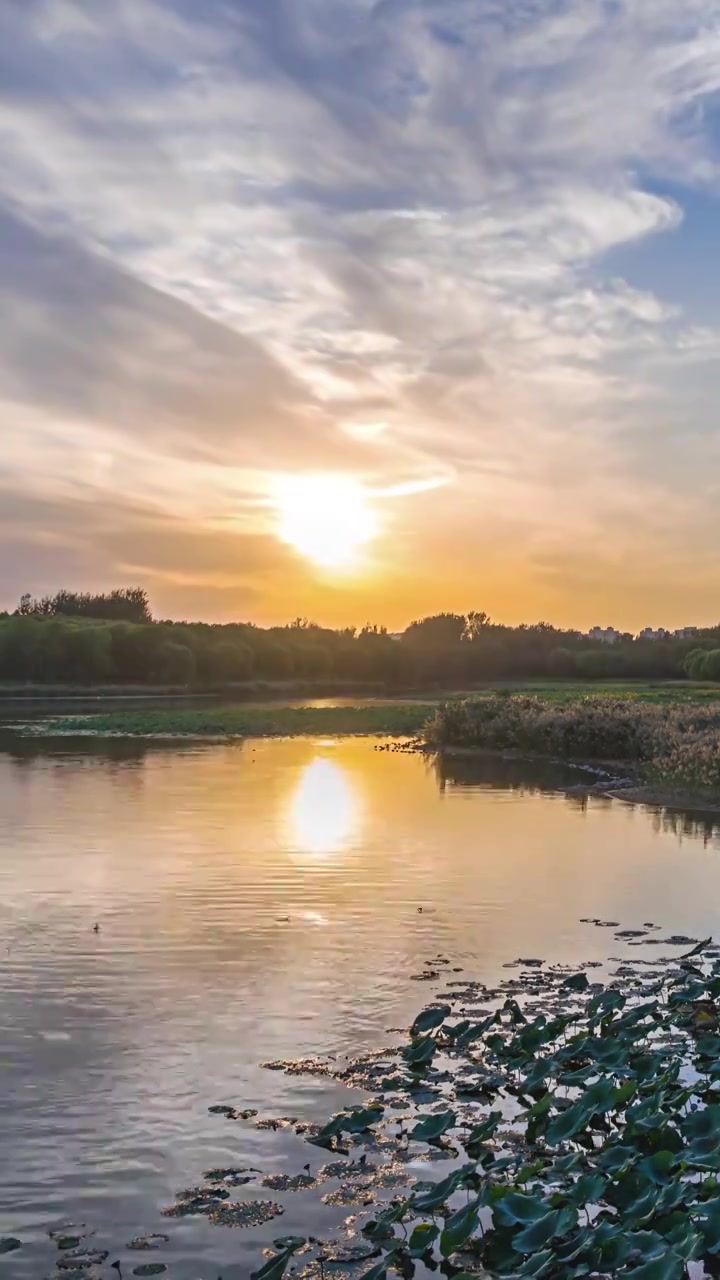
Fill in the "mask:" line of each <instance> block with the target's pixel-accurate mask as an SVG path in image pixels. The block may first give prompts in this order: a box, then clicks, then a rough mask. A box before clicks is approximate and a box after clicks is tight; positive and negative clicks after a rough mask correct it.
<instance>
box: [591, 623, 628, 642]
mask: <svg viewBox="0 0 720 1280" xmlns="http://www.w3.org/2000/svg"><path fill="white" fill-rule="evenodd" d="M587 634H588V640H595V641H596V643H597V644H617V642H618V640H620V639H621V637H622V632H621V631H616V630H615V628H614V627H592V628H591V629H590V631H588V633H587Z"/></svg>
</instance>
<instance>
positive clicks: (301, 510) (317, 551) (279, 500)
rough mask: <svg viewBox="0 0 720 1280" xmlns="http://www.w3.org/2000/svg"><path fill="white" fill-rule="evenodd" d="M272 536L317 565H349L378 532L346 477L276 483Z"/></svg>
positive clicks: (358, 489)
mask: <svg viewBox="0 0 720 1280" xmlns="http://www.w3.org/2000/svg"><path fill="white" fill-rule="evenodd" d="M275 501H276V509H277V516H278V537H279V538H280V539H281V540H282V541H283V542H286V543H287V544H288V545H289V546H291V547H293V548H294V549H295V551H297V552H299V554H300V555H302V556H305V557H306V559H308V560H312V562H313V564H316V565H318V566H319V567H320V568H322V569H340V570H342V569H345V570H347V569H351V568H352V567H353V566H354V565H355V564H356V563H357V561H358V560H359V558H360V553H361V551H362V548H363V547H364V546H365V545H366V543H368V542H370V540H371V539H372V538H374V537H375V535H376V533H377V531H378V525H377V518H376V516H375V513H374V512H373V511H372V510H371V508H370V507H369V506H368V502H367V497H366V494H365V491H364V490H363V488H362V487H361V486H360V485H359V484H358V483H357V482H356V481H355V480H351V479H350V478H349V477H346V476H297V477H286V478H285V479H283V480H281V481H279V482H278V485H277V490H276V498H275Z"/></svg>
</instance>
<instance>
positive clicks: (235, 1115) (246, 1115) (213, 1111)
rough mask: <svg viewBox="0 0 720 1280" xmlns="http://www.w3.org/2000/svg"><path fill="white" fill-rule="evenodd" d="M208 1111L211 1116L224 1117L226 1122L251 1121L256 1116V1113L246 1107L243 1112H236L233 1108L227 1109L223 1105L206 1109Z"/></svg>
mask: <svg viewBox="0 0 720 1280" xmlns="http://www.w3.org/2000/svg"><path fill="white" fill-rule="evenodd" d="M208 1111H209V1113H210V1115H211V1116H225V1118H226V1119H227V1120H252V1119H253V1118H254V1116H256V1115H257V1111H256V1110H254V1109H253V1108H252V1107H246V1108H245V1110H244V1111H236V1110H235V1107H228V1106H226V1105H225V1103H219V1104H216V1105H215V1106H213V1107H208Z"/></svg>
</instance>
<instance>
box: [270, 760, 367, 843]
mask: <svg viewBox="0 0 720 1280" xmlns="http://www.w3.org/2000/svg"><path fill="white" fill-rule="evenodd" d="M359 807H360V806H359V801H358V795H357V792H356V790H355V787H354V785H353V783H352V780H351V778H350V775H349V773H348V772H347V770H346V769H343V768H341V767H340V766H339V765H337V764H335V762H334V761H332V760H326V759H324V758H323V757H321V756H318V757H317V758H316V759H315V760H313V761H312V762H311V763H310V764H308V765H307V766H306V767H305V769H304V770H303V772H302V774H301V776H300V781H299V782H298V785H297V787H296V789H295V791H294V792H293V794H292V796H291V798H290V804H289V808H288V827H289V837H290V845H291V849H292V851H293V852H297V853H299V854H304V855H309V856H311V857H315V858H326V857H330V856H331V855H334V854H338V853H342V852H343V851H344V850H345V849H347V848H349V846H350V843H351V841H352V838H353V836H354V834H355V831H356V829H357V825H358V819H359Z"/></svg>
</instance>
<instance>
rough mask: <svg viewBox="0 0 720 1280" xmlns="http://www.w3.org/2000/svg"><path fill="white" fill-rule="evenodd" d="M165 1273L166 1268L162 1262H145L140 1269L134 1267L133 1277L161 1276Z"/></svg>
mask: <svg viewBox="0 0 720 1280" xmlns="http://www.w3.org/2000/svg"><path fill="white" fill-rule="evenodd" d="M165 1271H167V1267H166V1266H165V1264H164V1263H163V1262H146V1263H145V1264H144V1265H143V1266H141V1267H136V1268H135V1270H134V1271H133V1275H134V1276H161V1275H162V1274H163V1272H165Z"/></svg>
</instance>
